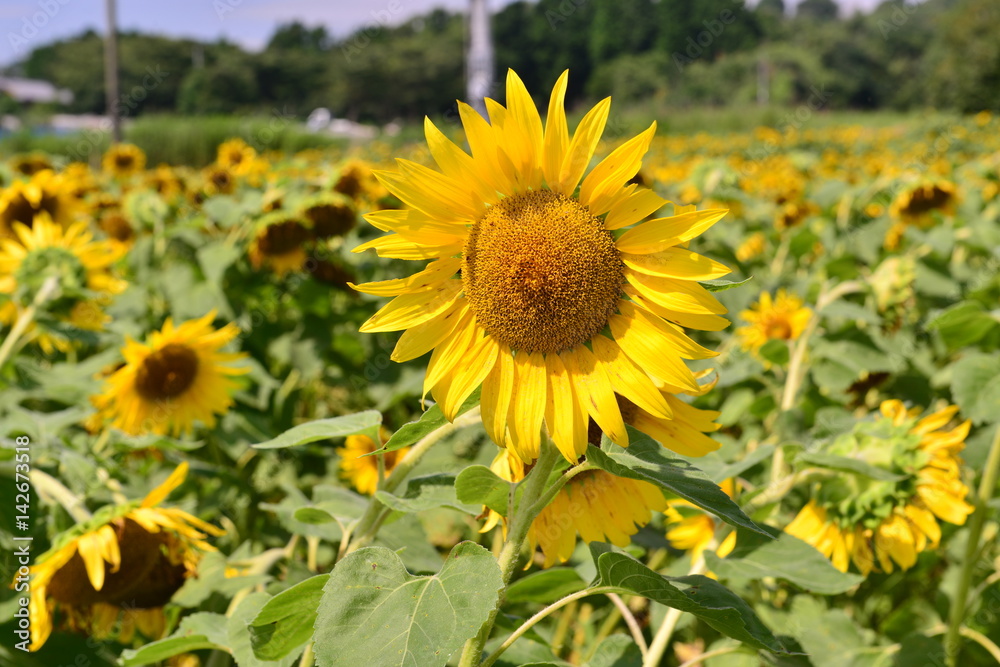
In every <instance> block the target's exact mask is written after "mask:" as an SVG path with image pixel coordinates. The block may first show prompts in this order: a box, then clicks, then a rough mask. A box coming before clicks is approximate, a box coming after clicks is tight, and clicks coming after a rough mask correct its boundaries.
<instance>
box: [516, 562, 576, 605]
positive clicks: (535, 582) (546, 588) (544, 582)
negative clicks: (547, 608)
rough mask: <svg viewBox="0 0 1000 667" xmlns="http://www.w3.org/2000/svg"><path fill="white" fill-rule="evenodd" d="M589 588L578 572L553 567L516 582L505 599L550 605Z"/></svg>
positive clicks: (566, 568)
mask: <svg viewBox="0 0 1000 667" xmlns="http://www.w3.org/2000/svg"><path fill="white" fill-rule="evenodd" d="M586 587H587V582H585V581H584V580H583V579H582V578H581V577H580V575H579V574H578V573H577V571H576V570H574V569H572V568H568V567H553V568H550V569H548V570H541V571H540V572H532V573H531V574H529V575H528V576H526V577H522V578H520V579H518V580H517V581H515V582H514V583H513V584H511V585H510V586H509V587H508V588H507V594H506V596H505V597H504V599H505V600H506V601H507V602H541V603H543V604H549V603H551V602H555V601H556V600H558V599H559V598H562V597H566V596H567V595H569V594H570V593H576V592H577V591H582V590H583V589H584V588H586Z"/></svg>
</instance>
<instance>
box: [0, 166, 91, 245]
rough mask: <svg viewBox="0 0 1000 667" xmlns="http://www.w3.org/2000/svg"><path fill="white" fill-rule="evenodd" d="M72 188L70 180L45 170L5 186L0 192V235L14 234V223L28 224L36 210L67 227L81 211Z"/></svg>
mask: <svg viewBox="0 0 1000 667" xmlns="http://www.w3.org/2000/svg"><path fill="white" fill-rule="evenodd" d="M73 191H74V186H73V183H71V182H69V181H67V180H66V179H64V178H62V177H61V176H59V175H58V174H56V173H55V172H53V171H51V170H49V169H44V170H42V171H39V172H37V173H36V174H34V175H33V176H32V177H31V179H30V180H27V181H14V182H13V183H11V184H10V185H8V186H6V187H5V188H3V191H2V192H0V238H4V237H7V238H10V237H13V236H14V223H15V222H20V223H21V224H23V225H27V226H28V227H31V225H32V224H34V221H35V218H36V216H38V214H39V213H47V214H48V216H49V219H50V220H51V221H52V222H54V223H56V224H57V225H60V226H62V227H68V226H69V224H70V223H71V222H74V221H75V220H76V218H77V216H78V214H79V213H80V212H81V211H82V203H81V201H80V200H79V199H78V198H77V197H76V196H74V194H73Z"/></svg>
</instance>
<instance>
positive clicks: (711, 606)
mask: <svg viewBox="0 0 1000 667" xmlns="http://www.w3.org/2000/svg"><path fill="white" fill-rule="evenodd" d="M597 571H598V580H599V584H600V585H601V586H611V587H613V588H616V589H618V591H619V592H621V593H629V594H635V595H641V596H643V597H645V598H649V599H650V600H653V601H654V602H659V603H660V604H663V605H666V606H668V607H673V608H675V609H679V610H681V611H686V612H689V613H691V614H694V615H695V616H697V617H698V618H700V619H702V620H703V621H705V622H706V623H708V624H709V625H710V626H712V627H713V628H715V629H716V630H718V631H719V632H721V633H722V634H724V635H726V636H728V637H732V638H733V639H738V640H739V641H741V642H743V643H745V644H749V645H750V646H753V647H754V648H761V649H766V650H768V651H771V652H772V653H788V651H787V650H786V649H785V647H784V646H782V645H781V642H779V641H778V639H777V638H776V637H775V636H774V635H773V634H772V633H771V631H770V630H768V629H767V627H765V625H764V623H763V622H762V621H761V620H760V618H758V616H757V614H755V613H754V611H753V609H751V608H750V606H749V605H748V604H747V603H746V602H744V601H743V600H741V599H740V598H739V596H737V595H736V594H735V593H733V592H732V591H730V590H729V589H728V588H726V587H725V586H723V585H722V584H720V583H719V582H717V581H713V580H712V579H709V578H708V577H705V576H702V575H698V574H695V575H688V576H686V577H665V576H663V575H661V574H659V573H657V572H655V571H654V570H651V569H649V568H648V567H646V566H645V565H643V564H642V563H640V562H639V561H637V560H635V559H634V558H632V557H631V556H628V555H626V554H623V553H617V552H607V553H603V554H601V555H600V556H599V557H598V559H597ZM674 584H679V585H680V586H681V587H680V588H679V587H678V586H675V585H674Z"/></svg>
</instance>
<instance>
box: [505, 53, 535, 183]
mask: <svg viewBox="0 0 1000 667" xmlns="http://www.w3.org/2000/svg"><path fill="white" fill-rule="evenodd" d="M507 112H508V113H509V115H510V120H511V121H513V123H514V127H516V128H517V129H518V131H519V132H518V133H519V134H520V135H522V138H521V143H522V144H523V148H522V150H521V156H520V157H521V165H520V166H521V168H522V170H531V171H537V170H538V169H539V167H540V166H541V159H542V119H541V116H539V115H538V109H537V108H536V107H535V103H534V101H533V100H532V99H531V95H529V94H528V89H527V88H525V86H524V82H523V81H521V78H520V77H518V75H517V74H516V73H515V72H514V70H512V69H508V70H507ZM533 180H535V179H533ZM539 185H540V183H535V182H533V183H530V184H529V186H533V187H534V188H537V187H538V186H539Z"/></svg>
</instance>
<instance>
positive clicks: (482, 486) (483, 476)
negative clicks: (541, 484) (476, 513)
mask: <svg viewBox="0 0 1000 667" xmlns="http://www.w3.org/2000/svg"><path fill="white" fill-rule="evenodd" d="M512 486H513V484H511V483H510V482H508V481H507V480H505V479H502V478H501V477H499V476H498V475H497V474H496V473H495V472H493V471H492V470H490V469H489V468H487V467H486V466H469V467H468V468H466V469H465V470H463V471H462V472H460V473H458V477H457V478H456V479H455V495H456V497H457V498H458V500H459V502H462V503H468V504H469V505H486V506H487V507H489V508H490V509H491V510H493V511H494V512H499V513H500V515H501V516H507V501H508V500H509V499H510V487H512Z"/></svg>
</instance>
